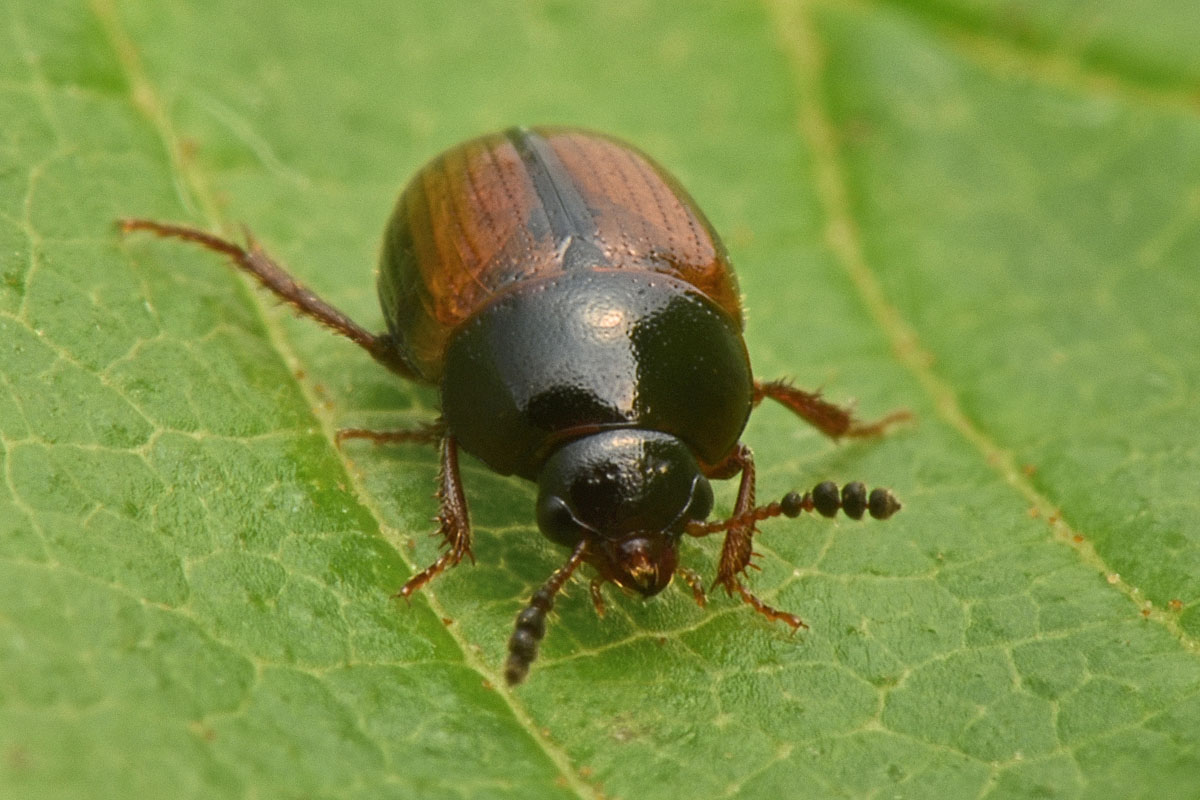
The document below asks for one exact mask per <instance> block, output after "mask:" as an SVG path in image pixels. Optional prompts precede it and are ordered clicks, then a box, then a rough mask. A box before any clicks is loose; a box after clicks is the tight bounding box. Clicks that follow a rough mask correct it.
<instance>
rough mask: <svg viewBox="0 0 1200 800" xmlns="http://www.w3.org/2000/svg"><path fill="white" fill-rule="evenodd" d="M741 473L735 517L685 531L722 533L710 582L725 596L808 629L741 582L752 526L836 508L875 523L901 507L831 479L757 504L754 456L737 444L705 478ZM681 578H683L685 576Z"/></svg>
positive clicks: (880, 494) (883, 494) (883, 495)
mask: <svg viewBox="0 0 1200 800" xmlns="http://www.w3.org/2000/svg"><path fill="white" fill-rule="evenodd" d="M739 470H740V471H741V473H742V480H741V483H740V485H739V486H738V495H737V501H736V503H735V504H734V509H733V514H732V515H731V516H730V517H729V518H728V519H723V520H717V521H714V522H693V523H691V524H689V525H688V526H687V527H686V528H685V531H686V532H687V533H688V534H689V535H691V536H709V535H711V534H714V533H720V532H721V531H726V534H725V543H724V544H723V545H722V547H721V560H720V562H719V563H718V565H717V579H716V581H715V582H714V583H715V584H720V585H721V586H723V587H725V591H726V593H728V594H733V593H734V592H737V593H738V595H739V596H740V597H741V598H742V600H744V601H745V602H746V603H748V604H749V605H750V606H752V607H753V608H754V610H755V611H757V612H758V613H760V614H762V615H763V616H765V617H766V618H767V619H770V620H772V621H776V622H784V623H786V624H788V625H790V626H791V627H792V629H793V630H794V629H797V628H807V627H808V626H807V625H805V624H804V621H803V620H802V619H800V618H799V617H797V616H796V615H795V614H791V613H788V612H787V611H780V610H779V609H777V608H773V607H771V606H769V605H767V604H766V603H764V602H763V601H762V600H760V599H759V598H758V597H756V596H755V595H754V594H753V593H752V592H750V590H749V589H747V588H746V587H745V585H744V584H743V583H742V582H741V578H740V576H741V574H742V573H743V572H745V571H746V569H747V568H748V567H753V566H754V564H753V562H752V559H753V558H754V556H755V555H757V553H755V552H754V549H753V539H754V534H755V532H756V530H755V525H756V524H757V523H759V522H761V521H762V520H764V519H770V518H771V517H778V516H780V515H782V516H786V517H797V516H799V515H800V514H801V513H803V512H806V511H816V512H817V513H819V514H821V515H823V516H826V517H832V516H834V515H836V514H837V512H838V511H839V510H840V511H842V512H843V513H844V514H846V515H847V516H848V517H851V518H852V519H861V518H862V516H863V515H864V514H865V513H868V512H869V513H870V515H871V516H872V517H874V518H875V519H887V518H888V517H890V516H892V515H893V514H895V513H896V512H897V511H899V510H900V503H899V502H898V501H897V500H896V498H895V497H894V496H893V495H892V493H891V492H890V491H888V490H887V489H875V490H874V491H872V492H870V494H868V493H867V488H866V486H864V485H863V484H862V483H860V482H858V481H854V482H852V483H848V484H846V485H845V486H844V487H842V488H841V490H839V489H838V486H837V484H835V483H833V482H832V481H824V482H823V483H819V484H817V485H816V486H815V487H813V489H812V491H810V492H805V493H804V494H803V495H801V494H800V493H798V492H788V493H787V494H786V495H784V496H783V498H782V499H781V500H779V501H776V502H772V503H768V504H767V505H764V506H756V505H754V479H755V470H754V455H753V454H752V453H751V452H750V448H748V447H746V445H744V444H739V445H738V446H737V448H736V449H735V450H734V451H733V453H731V454H730V456H729V457H728V458H726V459H725V460H724V461H722V462H721V463H719V464H716V465H714V466H713V467H711V468H710V469H709V471H708V474H709V477H722V478H725V477H732V476H733V475H734V474H736V473H737V472H738V471H739ZM684 579H685V580H687V577H686V575H685V578H684ZM689 582H690V581H689ZM693 590H695V587H694V586H693Z"/></svg>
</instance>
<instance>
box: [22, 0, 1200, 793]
mask: <svg viewBox="0 0 1200 800" xmlns="http://www.w3.org/2000/svg"><path fill="white" fill-rule="evenodd" d="M1133 5H1134V4H1129V6H1130V8H1132V6H1133ZM1137 5H1139V6H1140V7H1142V11H1140V12H1138V13H1134V12H1132V11H1129V10H1127V9H1125V7H1123V6H1119V5H1100V4H1079V3H1070V2H1065V0H1064V1H1063V2H1044V3H1038V4H1013V3H1002V2H984V1H983V0H923V1H921V2H918V0H911V1H910V0H905V1H904V2H900V1H899V0H897V1H896V2H883V3H860V2H842V1H841V0H829V1H828V2H812V3H808V2H789V1H788V0H768V2H766V3H764V4H747V3H735V2H729V3H722V4H704V6H703V7H701V6H698V5H697V4H694V3H686V2H649V0H645V1H644V2H642V1H639V0H633V1H631V2H624V3H619V4H583V3H570V2H552V1H551V0H545V1H544V2H537V3H530V4H520V5H516V6H512V7H510V6H509V5H508V4H502V3H470V4H467V3H461V4H460V3H436V4H434V3H402V4H378V3H369V2H348V3H339V4H304V3H291V4H288V3H258V4H240V3H233V2H228V0H214V2H208V3H202V4H183V3H171V2H163V3H134V2H108V0H96V2H93V3H91V4H90V5H89V4H86V3H83V2H77V1H76V0H55V1H54V2H45V3H38V4H33V3H30V2H16V3H12V4H10V5H9V6H8V7H6V9H5V10H4V11H3V12H2V13H0V118H2V119H3V120H4V121H3V124H2V125H0V469H2V471H3V475H4V481H3V483H0V795H3V796H4V797H18V798H26V797H29V798H33V797H54V798H63V797H84V796H87V797H99V798H103V797H114V798H117V797H120V798H126V797H196V798H200V797H203V798H214V797H216V798H220V797H243V796H261V797H290V796H295V797H311V798H341V797H355V798H359V797H380V798H382V797H421V798H441V797H446V798H457V797H478V798H498V797H514V798H516V797H520V798H542V797H546V798H556V797H564V798H570V797H585V798H599V797H609V798H612V797H625V798H635V797H636V798H651V799H652V798H657V797H676V796H679V795H680V794H681V793H686V794H687V795H688V796H689V797H697V798H710V797H711V798H717V797H734V796H737V797H748V798H758V797H762V798H767V797H780V796H787V797H822V798H823V797H913V798H923V797H946V798H959V797H962V798H967V797H987V798H1007V797H1012V798H1022V797H1029V796H1047V797H1066V798H1070V797H1096V796H1105V797H1168V796H1170V797H1200V789H1197V786H1200V745H1198V744H1197V742H1200V699H1198V693H1200V529H1198V528H1197V526H1196V524H1195V522H1194V520H1195V518H1196V512H1197V492H1196V487H1197V485H1200V448H1198V446H1197V437H1196V433H1195V432H1196V431H1197V430H1200V402H1198V398H1200V326H1198V325H1197V322H1196V309H1198V308H1200V280H1198V279H1197V273H1196V265H1197V263H1198V262H1200V259H1198V256H1200V119H1198V115H1197V101H1196V94H1195V90H1194V86H1195V80H1196V78H1197V75H1198V74H1200V55H1198V54H1197V50H1196V49H1195V47H1194V43H1195V41H1197V40H1198V37H1200V15H1198V13H1197V11H1196V9H1195V5H1194V4H1193V3H1188V2H1185V1H1184V0H1155V1H1154V2H1152V3H1151V2H1147V3H1146V4H1137ZM1146 18H1153V19H1154V20H1155V24H1154V25H1153V26H1149V25H1146V24H1143V23H1144V20H1145V19H1146ZM533 123H551V124H572V125H581V126H585V127H590V128H595V129H599V130H604V131H608V132H611V133H614V134H616V135H619V136H621V137H623V138H625V139H628V140H630V141H632V142H635V143H637V144H638V146H639V147H641V148H642V149H644V150H646V151H648V152H650V153H652V154H654V155H655V157H656V158H657V159H658V160H660V161H661V162H662V163H663V164H664V165H666V166H667V167H668V168H669V169H670V170H671V171H673V172H674V173H675V174H677V175H678V177H679V178H680V179H681V181H682V182H683V183H684V184H685V185H686V186H688V187H689V189H690V191H691V192H692V193H693V194H694V195H695V196H696V197H697V199H698V200H699V202H700V205H701V206H702V207H703V208H704V209H705V210H706V212H707V213H708V214H709V216H710V217H711V219H712V220H713V222H714V224H715V226H716V227H717V229H718V230H720V231H722V232H723V235H724V237H725V240H726V243H727V244H728V246H729V249H730V251H731V253H732V256H733V259H734V262H735V263H736V264H738V266H739V278H740V280H741V284H742V288H743V290H744V292H745V295H746V304H747V308H748V316H749V327H748V333H747V343H748V346H749V349H750V352H751V354H752V358H753V360H754V364H755V370H756V373H757V374H758V376H759V377H760V378H765V379H770V378H775V377H782V376H791V377H794V378H795V379H796V380H797V383H798V384H799V385H801V386H806V387H814V388H815V387H823V388H824V390H825V391H826V393H827V394H828V396H829V397H831V398H832V399H834V400H835V401H837V402H849V401H851V400H855V401H856V402H857V407H858V409H860V412H861V414H862V415H863V416H864V417H871V416H875V415H879V414H882V413H885V412H887V411H889V410H891V409H893V408H896V407H907V408H909V409H911V410H912V411H913V412H914V413H915V414H916V417H917V419H918V423H917V424H916V425H915V426H912V427H909V428H905V429H902V430H900V431H897V432H896V433H895V434H893V435H891V436H889V437H887V438H886V439H884V440H882V441H878V442H869V443H863V442H860V443H850V444H842V445H834V444H831V443H829V442H827V441H825V440H823V439H822V438H821V437H820V436H819V435H818V434H817V433H816V432H814V431H812V430H810V429H808V428H805V427H804V426H802V425H798V424H797V422H796V420H794V419H793V418H791V417H790V416H789V415H788V414H787V413H786V412H785V411H783V410H782V409H780V408H778V407H770V406H765V407H763V408H762V409H761V410H759V411H758V412H757V413H756V414H755V416H754V419H753V420H752V422H751V424H750V426H749V428H748V430H747V433H746V441H747V443H749V444H750V445H751V446H752V447H753V448H754V449H755V453H756V456H757V460H758V464H759V466H760V496H761V497H763V498H771V497H778V496H779V495H780V494H782V493H783V492H785V491H787V490H789V489H792V488H801V489H803V488H807V487H809V486H811V485H812V484H814V483H816V482H817V481H819V480H823V479H827V478H828V479H834V480H838V481H841V482H844V481H848V480H855V479H859V480H864V481H866V482H867V483H868V484H869V485H871V486H879V485H882V486H889V487H891V488H892V489H893V490H894V491H895V493H896V494H897V495H898V496H899V497H900V498H901V499H902V501H903V502H904V504H905V507H904V510H903V511H902V513H900V514H899V515H897V516H896V517H895V518H893V519H892V520H890V521H888V522H887V523H874V522H863V523H854V522H851V521H848V520H838V521H833V522H830V521H827V520H823V519H799V520H795V521H787V520H784V521H778V520H776V521H772V522H769V523H766V524H764V526H763V533H762V535H761V537H760V538H759V539H758V540H756V549H758V550H759V551H761V552H762V554H763V557H762V558H761V559H760V560H759V561H760V564H761V566H762V568H763V569H762V571H761V572H755V573H753V574H752V576H751V582H752V583H753V586H754V587H755V590H756V591H758V592H760V593H761V595H762V596H763V598H764V599H765V600H766V601H767V602H769V603H771V604H773V605H776V606H780V607H783V608H787V609H790V610H793V611H796V612H798V613H799V614H801V615H802V616H803V617H804V618H805V620H806V621H807V622H808V624H809V625H810V630H808V631H805V632H802V633H801V634H799V635H796V636H790V635H788V633H787V632H786V631H785V630H781V629H780V628H779V627H773V626H771V625H770V624H769V623H768V622H767V621H766V620H764V619H762V618H760V617H758V616H757V615H755V614H754V613H753V612H752V611H751V610H750V609H748V608H747V607H746V606H744V605H743V604H741V603H740V602H737V601H735V600H734V599H730V598H726V597H724V596H723V595H722V594H719V593H714V595H713V597H712V598H711V599H710V604H709V607H708V608H707V609H700V608H697V607H696V606H695V605H694V604H693V603H692V602H691V600H690V597H689V596H688V593H687V592H686V591H685V590H679V589H677V588H676V589H671V590H669V591H667V592H666V593H664V594H663V595H662V596H660V597H658V598H655V599H654V600H653V601H652V602H646V603H643V602H640V601H637V600H634V599H632V598H628V597H624V596H620V595H619V593H617V592H611V593H610V595H609V613H608V615H607V616H606V617H604V618H603V619H597V618H596V617H595V615H594V613H593V611H592V609H591V604H590V602H589V600H588V593H587V591H586V585H585V582H584V581H583V580H581V579H578V578H577V579H576V580H575V582H574V583H573V584H572V585H571V587H570V590H569V593H568V594H567V595H566V596H565V597H563V598H562V599H561V600H560V601H559V604H558V607H557V613H556V615H555V618H554V619H553V620H552V625H551V628H550V632H549V634H548V637H547V639H546V640H545V643H544V647H543V654H542V658H541V660H540V661H539V662H538V663H537V665H536V667H535V670H534V672H533V674H532V676H531V679H530V680H529V682H528V683H527V684H525V685H524V686H522V687H520V688H518V689H517V690H515V691H510V690H507V689H504V688H502V680H501V678H500V673H499V667H500V665H501V663H502V661H503V657H504V644H505V641H506V639H507V636H508V634H509V632H510V630H511V624H512V620H513V617H514V615H515V614H516V612H517V611H518V610H519V609H520V608H521V607H522V605H523V604H524V602H525V599H526V598H527V597H528V595H529V593H530V592H531V591H532V589H533V588H534V587H536V586H537V585H538V584H540V583H541V582H542V581H543V580H545V578H546V576H548V575H549V573H550V572H551V571H552V570H553V569H554V568H555V567H556V566H558V565H559V564H560V563H562V561H563V560H564V559H565V554H564V553H563V552H561V551H558V550H556V549H555V548H554V547H553V546H552V545H551V544H550V543H548V542H546V541H544V540H543V539H542V538H541V536H540V535H539V534H538V533H537V531H536V529H535V528H534V527H533V512H532V505H533V499H534V492H533V490H532V488H531V487H530V486H529V485H528V484H526V483H522V482H521V481H518V480H516V479H508V478H503V477H500V476H496V475H493V474H491V473H489V472H488V471H487V470H486V469H484V468H483V467H482V465H480V464H479V463H478V462H474V461H471V460H468V461H467V463H466V465H465V468H464V476H465V480H466V483H467V489H468V493H469V497H470V502H471V510H472V516H473V520H474V522H475V530H476V545H475V554H476V559H477V563H476V564H475V565H474V566H470V565H464V566H462V567H459V568H457V569H454V570H452V571H451V572H449V573H448V574H446V575H445V576H443V577H442V578H439V579H438V580H437V581H436V582H435V583H434V584H432V586H431V587H429V589H428V591H425V592H424V593H423V594H422V595H420V596H419V597H417V598H415V599H414V602H413V603H412V604H411V606H410V607H405V606H404V604H403V603H397V601H394V600H391V599H389V594H390V593H391V592H392V591H394V590H395V589H396V588H397V587H399V586H400V585H401V584H402V583H403V582H404V580H405V579H406V578H407V576H408V575H410V574H411V573H412V571H413V570H415V569H419V568H421V567H422V566H424V565H425V564H427V563H428V562H429V561H431V560H432V559H433V558H434V557H435V555H436V552H437V543H436V542H435V541H434V540H432V539H431V538H430V537H428V536H427V535H426V533H427V532H428V531H430V530H432V525H431V523H430V517H431V516H432V515H433V514H434V513H435V511H436V506H435V502H434V500H433V498H432V497H431V494H432V491H433V489H434V484H435V478H436V473H437V465H436V459H435V457H434V454H433V453H432V452H431V451H429V450H428V449H423V448H421V447H418V446H397V447H391V448H373V447H370V446H364V445H362V444H361V443H358V442H349V443H347V444H346V445H345V446H344V447H342V448H340V449H339V448H338V447H336V446H334V444H333V437H332V434H333V432H334V431H335V430H336V429H337V428H339V427H348V426H374V427H380V428H388V427H404V426H408V425H413V424H417V423H419V422H423V421H427V420H429V419H430V418H431V417H433V416H434V415H436V408H437V397H436V394H435V393H434V392H432V391H431V390H429V389H428V388H422V387H414V386H410V385H405V384H403V383H402V382H400V381H397V380H395V379H394V378H393V377H392V376H390V375H389V374H387V373H386V372H385V371H384V370H382V369H381V368H379V367H378V366H377V365H375V364H373V363H372V362H371V361H370V359H368V358H367V357H366V356H365V355H364V354H362V353H361V352H359V351H357V350H356V348H354V346H353V345H352V344H350V343H348V342H345V341H338V340H336V339H334V338H332V337H330V336H329V335H328V333H327V332H325V331H323V330H320V329H318V328H317V326H314V325H312V324H311V323H309V322H307V321H305V320H297V319H293V318H292V316H291V315H290V314H288V313H287V312H286V311H285V310H282V309H279V308H277V307H275V305H274V304H273V303H272V302H271V301H270V299H269V298H265V297H264V296H263V295H262V294H261V293H256V292H254V291H253V290H252V289H251V288H250V287H249V285H248V283H247V282H246V281H244V280H242V279H241V278H240V277H238V276H236V275H234V274H233V273H232V272H231V271H230V270H229V269H227V268H226V267H225V266H223V265H222V264H221V263H220V260H219V259H218V258H216V257H214V256H212V255H211V254H209V253H205V252H198V251H197V250H195V249H194V248H188V247H186V246H183V245H180V244H178V243H171V242H162V241H155V240H151V239H148V238H146V237H138V238H133V237H130V238H126V239H121V238H119V237H118V236H117V234H116V233H115V231H114V229H113V226H112V221H113V220H115V219H116V218H118V217H124V216H145V217H152V218H157V219H168V220H180V221H188V222H191V223H192V224H197V225H201V226H204V227H207V228H211V229H214V230H224V231H227V232H231V233H235V234H236V231H237V226H238V225H239V224H241V223H245V224H248V225H249V226H251V227H252V228H253V230H254V232H255V234H256V236H257V237H258V238H259V239H260V240H262V241H263V242H264V243H265V245H266V246H267V247H268V249H269V250H270V251H271V252H272V253H273V254H274V255H276V256H277V257H279V258H280V260H281V261H283V262H284V263H287V264H288V265H289V266H290V268H291V269H293V270H294V271H295V273H296V274H297V275H299V276H300V277H301V278H302V279H303V280H305V281H306V282H308V283H309V284H310V285H311V286H312V287H313V288H314V289H315V290H316V291H317V292H319V293H320V294H322V295H323V296H325V297H327V298H328V299H329V300H330V301H332V302H333V303H334V304H335V305H338V306H339V307H341V308H344V309H345V310H346V311H347V312H349V313H350V315H351V316H353V317H354V318H355V319H357V320H359V321H360V322H361V323H362V324H364V325H365V326H366V327H368V328H375V327H379V326H380V325H381V323H380V319H381V315H380V312H379V310H378V306H377V303H376V300H375V295H374V287H373V277H372V268H373V265H374V260H375V252H376V248H377V243H378V239H379V235H380V231H381V230H382V228H383V224H384V222H385V220H386V218H387V215H388V213H389V210H390V207H391V203H392V202H393V200H394V197H395V195H396V193H397V192H398V190H399V189H400V188H401V186H402V185H403V183H404V181H405V179H406V177H407V176H408V175H410V174H411V173H413V172H414V171H415V170H416V169H417V168H418V167H419V166H420V164H421V163H423V161H424V160H425V159H427V158H430V157H432V156H433V155H435V154H437V153H438V152H439V151H440V150H441V149H443V148H445V147H447V146H450V145H452V144H454V143H456V142H457V141H461V140H462V139H465V138H468V137H470V136H473V135H476V134H478V133H481V132H484V131H489V130H493V129H497V128H501V127H505V126H507V125H511V124H533ZM733 489H734V487H733V486H732V485H725V486H723V487H721V488H720V490H719V496H718V509H719V510H726V511H727V510H728V509H729V507H730V506H731V504H732V496H733ZM717 544H718V543H716V542H707V541H702V542H699V543H697V544H692V545H689V546H688V549H687V550H686V551H685V555H684V558H685V559H686V560H687V562H688V563H689V564H690V565H691V566H693V567H694V568H696V569H698V570H700V571H701V572H702V573H703V574H705V575H712V574H713V571H714V569H715V561H716V554H717ZM610 588H611V587H610Z"/></svg>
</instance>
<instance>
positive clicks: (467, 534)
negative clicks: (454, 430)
mask: <svg viewBox="0 0 1200 800" xmlns="http://www.w3.org/2000/svg"><path fill="white" fill-rule="evenodd" d="M438 479H439V483H440V486H439V488H438V500H439V501H440V502H441V508H440V509H439V510H438V516H437V519H438V533H440V534H441V535H442V538H443V539H444V540H445V541H444V544H445V548H446V549H445V550H444V551H443V552H442V554H441V555H440V556H438V557H437V560H436V561H434V562H433V563H432V564H430V565H429V566H428V567H426V568H425V569H423V570H421V571H420V572H418V573H417V574H416V575H414V576H412V577H411V578H409V579H408V583H406V584H404V586H403V587H401V589H400V591H399V592H397V593H396V595H395V596H396V597H403V598H404V599H405V600H407V599H408V598H409V597H411V596H412V593H413V592H415V591H417V590H418V589H420V588H421V587H422V586H424V585H425V584H427V583H429V581H431V580H433V579H434V578H435V577H437V575H438V573H440V572H441V571H442V570H444V569H446V568H447V567H453V566H454V565H455V564H457V563H458V562H460V561H462V560H463V556H467V557H468V558H470V559H471V561H474V560H475V555H474V554H473V553H472V552H471V522H470V519H469V517H468V514H467V498H466V495H465V494H463V488H462V478H461V477H460V476H459V474H458V441H457V440H456V439H455V438H454V437H453V436H443V437H442V463H441V470H440V475H439V478H438Z"/></svg>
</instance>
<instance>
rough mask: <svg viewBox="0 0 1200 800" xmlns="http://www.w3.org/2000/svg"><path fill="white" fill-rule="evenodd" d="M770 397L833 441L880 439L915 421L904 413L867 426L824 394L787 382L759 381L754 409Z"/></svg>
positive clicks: (885, 417) (755, 388)
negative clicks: (888, 430)
mask: <svg viewBox="0 0 1200 800" xmlns="http://www.w3.org/2000/svg"><path fill="white" fill-rule="evenodd" d="M768 397H769V398H770V399H772V400H774V401H775V402H776V403H779V404H780V405H782V406H784V407H785V408H787V409H788V410H789V411H791V412H792V413H794V414H795V415H796V416H798V417H800V418H801V419H803V420H804V421H805V422H807V423H808V424H809V425H812V426H813V427H814V428H816V429H817V430H819V431H820V432H821V433H823V434H825V435H826V436H828V437H829V438H830V439H841V438H842V437H844V436H845V437H849V438H854V439H861V438H868V437H871V436H880V435H882V434H883V433H885V432H887V429H888V428H890V427H892V426H893V425H895V424H897V423H900V422H906V421H908V420H910V419H912V412H910V411H908V410H906V409H900V410H898V411H893V412H892V413H890V414H888V415H887V416H884V417H881V418H879V419H877V420H874V421H872V422H863V421H861V420H858V419H855V418H854V412H853V411H851V410H850V409H849V408H846V407H845V406H839V405H835V404H833V403H830V402H829V401H827V400H825V399H824V398H822V397H821V393H820V392H806V391H804V390H803V389H797V388H796V387H795V386H792V385H791V384H790V383H788V382H787V381H755V382H754V400H753V401H754V405H755V406H757V405H758V404H759V403H761V402H762V401H763V400H764V399H765V398H768Z"/></svg>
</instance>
